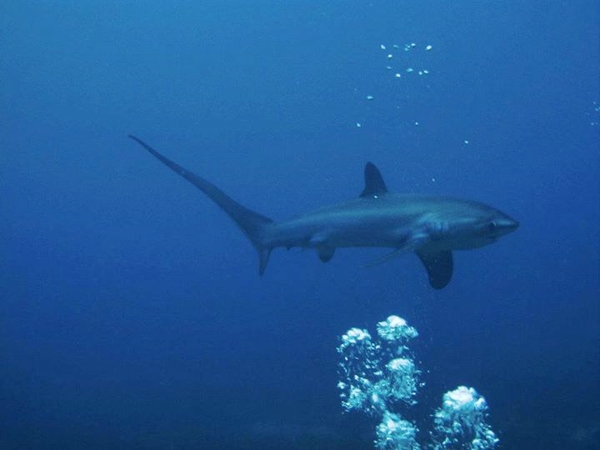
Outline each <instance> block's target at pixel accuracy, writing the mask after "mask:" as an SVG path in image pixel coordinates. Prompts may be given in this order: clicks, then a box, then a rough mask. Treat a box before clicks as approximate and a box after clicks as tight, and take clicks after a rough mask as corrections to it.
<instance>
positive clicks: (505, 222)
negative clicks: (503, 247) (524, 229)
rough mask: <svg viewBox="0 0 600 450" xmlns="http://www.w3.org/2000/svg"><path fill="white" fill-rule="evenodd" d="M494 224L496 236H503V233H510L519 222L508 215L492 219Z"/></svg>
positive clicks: (517, 226)
mask: <svg viewBox="0 0 600 450" xmlns="http://www.w3.org/2000/svg"><path fill="white" fill-rule="evenodd" d="M494 226H495V228H496V230H495V231H496V234H497V236H503V235H505V234H509V233H512V232H513V231H515V230H516V229H517V228H519V222H518V221H516V220H515V219H512V218H510V217H508V216H506V217H503V218H501V219H496V220H494Z"/></svg>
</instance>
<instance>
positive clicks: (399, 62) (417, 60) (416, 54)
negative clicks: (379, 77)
mask: <svg viewBox="0 0 600 450" xmlns="http://www.w3.org/2000/svg"><path fill="white" fill-rule="evenodd" d="M379 48H380V50H381V51H382V54H383V55H384V56H383V58H384V61H385V62H384V64H385V66H384V67H385V72H386V73H388V74H390V75H391V78H392V79H396V80H401V79H402V80H404V79H408V78H411V77H413V76H425V75H429V73H430V71H429V69H428V68H426V67H425V64H424V60H425V59H426V58H425V57H424V55H425V54H426V53H429V52H431V51H432V50H433V45H431V44H427V45H420V44H417V43H416V42H409V43H407V44H403V45H399V44H383V43H382V44H379ZM386 78H387V77H384V79H386ZM405 89H410V88H409V86H405ZM374 94H375V93H373V92H368V93H367V95H366V96H365V97H363V98H365V99H366V100H367V101H369V102H371V101H376V95H374ZM386 100H388V101H389V100H390V97H389V96H388V97H387V99H386ZM414 125H415V126H418V125H419V122H418V121H415V122H414ZM356 127H357V128H361V127H362V122H361V121H357V122H356Z"/></svg>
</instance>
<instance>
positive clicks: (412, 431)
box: [337, 316, 499, 450]
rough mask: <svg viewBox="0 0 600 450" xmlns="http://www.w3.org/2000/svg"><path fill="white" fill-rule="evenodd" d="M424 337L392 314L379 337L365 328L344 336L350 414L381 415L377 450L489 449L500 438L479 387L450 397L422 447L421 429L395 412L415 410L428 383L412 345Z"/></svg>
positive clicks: (343, 388)
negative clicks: (418, 396)
mask: <svg viewBox="0 0 600 450" xmlns="http://www.w3.org/2000/svg"><path fill="white" fill-rule="evenodd" d="M417 336H418V333H417V330H416V329H415V328H413V327H411V326H409V325H408V324H407V323H406V321H405V320H404V319H402V318H401V317H398V316H390V317H388V318H387V319H386V320H385V321H383V322H379V323H378V324H377V336H376V337H375V338H373V337H372V336H371V335H370V333H369V332H368V331H367V330H365V329H360V328H351V329H350V330H348V331H347V332H346V333H345V334H344V335H343V336H342V337H341V344H340V346H339V347H338V349H337V351H338V353H339V355H340V359H341V361H340V364H339V377H340V381H339V382H338V389H339V390H340V398H341V400H342V407H343V408H344V410H345V411H353V410H355V411H363V412H365V413H367V414H369V415H370V416H373V417H377V418H378V419H379V424H378V425H377V427H376V430H375V436H376V438H375V447H376V448H377V449H379V450H418V449H421V448H428V449H431V450H451V449H464V450H485V449H493V448H494V447H495V446H496V445H497V444H498V442H499V440H498V438H497V437H496V435H495V434H494V432H493V431H492V430H491V428H490V426H489V425H488V424H487V423H486V418H487V414H488V412H487V411H488V407H487V403H486V401H485V399H484V398H483V397H482V396H480V395H479V394H478V393H477V392H476V391H475V389H473V388H468V387H465V386H459V387H458V388H457V389H455V390H453V391H450V392H447V393H446V394H444V397H443V402H442V406H441V407H440V408H438V409H437V410H436V411H435V413H434V426H433V431H431V432H430V433H429V437H430V440H431V442H430V443H428V444H427V445H426V446H425V447H422V446H421V445H420V444H419V442H418V440H417V434H418V431H419V430H418V428H417V427H416V426H415V425H414V424H413V423H412V422H410V421H408V420H406V419H404V418H402V416H401V415H400V414H399V413H397V412H393V409H397V408H395V406H396V405H399V404H404V405H405V406H412V405H415V404H416V403H417V401H416V394H417V391H418V388H419V387H422V386H423V384H422V383H421V382H420V381H419V376H420V374H421V372H420V370H419V369H418V368H417V367H416V364H415V361H414V358H413V356H412V354H411V352H410V349H409V347H408V346H407V344H408V342H409V341H411V340H412V339H414V338H416V337H417Z"/></svg>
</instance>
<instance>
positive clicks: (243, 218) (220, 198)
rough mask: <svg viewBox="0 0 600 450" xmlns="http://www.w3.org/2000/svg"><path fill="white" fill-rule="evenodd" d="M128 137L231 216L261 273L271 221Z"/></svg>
mask: <svg viewBox="0 0 600 450" xmlns="http://www.w3.org/2000/svg"><path fill="white" fill-rule="evenodd" d="M129 137H130V138H131V139H133V140H134V141H136V142H137V143H138V144H140V145H141V146H142V147H144V148H145V149H146V150H148V151H149V152H150V154H152V155H153V156H154V157H156V159H158V160H159V161H160V162H162V163H163V164H164V165H165V166H167V167H168V168H170V169H171V170H173V171H174V172H175V173H177V174H178V175H180V176H182V177H183V178H185V179H186V180H187V181H189V182H190V183H192V184H193V185H194V186H196V187H197V188H198V189H200V190H201V191H202V192H204V193H205V194H206V195H207V196H208V197H209V198H210V199H211V200H212V201H213V202H215V203H216V204H217V205H219V206H220V207H221V209H222V210H223V211H225V212H226V213H227V214H228V215H229V217H231V219H232V220H233V221H234V222H235V223H236V225H237V226H238V227H239V228H240V229H241V230H242V232H243V233H244V234H245V235H246V237H247V238H248V239H250V242H252V245H254V248H256V251H257V252H258V258H259V266H258V272H259V274H260V275H262V274H263V273H264V272H265V269H266V268H267V263H268V262H269V256H270V254H271V248H270V247H267V246H265V245H264V244H263V239H264V229H265V227H266V226H267V225H269V224H270V223H273V221H272V220H271V219H269V218H268V217H265V216H263V215H261V214H259V213H257V212H254V211H252V210H250V209H248V208H246V207H245V206H242V205H240V204H239V203H238V202H236V201H235V200H233V199H232V198H231V197H229V196H228V195H227V194H225V193H224V192H223V191H222V190H221V189H219V188H218V187H216V186H215V185H214V184H212V183H211V182H210V181H208V180H205V179H204V178H202V177H200V176H198V175H195V174H193V173H192V172H190V171H189V170H187V169H185V168H183V167H181V166H180V165H179V164H177V163H175V162H173V161H171V160H170V159H169V158H167V157H165V156H163V155H161V154H160V153H159V152H157V151H156V150H154V149H153V148H152V147H150V146H149V145H148V144H146V143H145V142H144V141H142V140H141V139H139V138H137V137H135V136H132V135H129Z"/></svg>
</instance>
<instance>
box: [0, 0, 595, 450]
mask: <svg viewBox="0 0 600 450" xmlns="http://www.w3.org/2000/svg"><path fill="white" fill-rule="evenodd" d="M200 3H201V5H197V4H200ZM0 9H1V10H2V13H1V14H0V24H1V26H0V54H1V55H2V56H1V65H0V67H1V70H0V86H1V87H0V95H1V97H0V102H1V105H2V106H1V108H0V111H1V112H0V115H1V117H2V120H1V121H0V136H1V150H0V151H1V153H0V158H1V159H0V168H1V178H0V202H1V203H0V205H1V206H0V214H1V215H0V217H1V220H0V256H1V257H0V292H1V294H0V355H1V359H0V414H1V415H0V448H2V449H25V448H31V449H34V448H35V449H79V448H86V449H107V448H122V449H133V448H138V449H188V448H200V449H257V448H260V449H369V448H372V447H373V445H372V440H373V430H374V427H375V425H376V421H375V420H374V419H372V418H369V417H367V416H364V415H361V414H359V413H352V414H342V409H341V406H340V400H339V397H338V392H337V389H336V383H337V366H336V365H337V362H338V361H337V354H336V351H335V349H336V346H337V345H338V343H339V341H338V337H339V336H340V335H341V334H342V333H344V332H345V331H346V330H347V329H348V328H350V327H353V326H358V327H367V328H370V329H371V330H373V328H374V324H375V323H376V322H377V321H380V320H383V319H385V318H386V317H387V316H388V315H390V314H398V315H400V316H402V317H404V318H406V319H407V320H408V321H409V323H410V324H411V325H413V326H415V327H416V328H417V329H418V330H419V332H420V337H419V339H417V341H416V343H415V345H414V346H413V352H414V353H415V354H416V355H417V357H418V361H419V364H420V366H421V368H422V369H423V381H424V382H425V383H426V385H425V386H424V387H423V388H422V390H421V392H420V394H419V397H418V400H419V404H418V405H417V406H416V407H414V408H412V412H410V414H411V417H413V418H414V419H415V420H416V421H417V422H418V423H419V425H420V426H421V428H422V430H423V437H426V430H427V426H428V424H429V423H430V419H429V414H430V413H431V412H432V411H433V409H434V408H436V407H437V406H438V405H439V403H440V399H441V395H442V394H443V393H444V392H446V391H447V390H449V389H454V388H455V387H456V386H458V385H460V384H466V385H469V386H474V387H476V389H477V390H478V391H479V392H480V393H481V394H483V395H484V396H485V397H486V399H487V401H488V404H489V407H490V413H491V414H490V418H489V420H490V423H491V425H492V427H493V429H494V430H495V431H496V433H497V434H498V436H499V437H500V439H501V448H504V449H533V448H544V449H546V450H550V449H566V448H569V449H576V450H579V449H592V448H597V447H596V445H597V443H598V442H599V441H600V420H599V417H600V381H599V379H600V345H599V344H600V303H599V298H600V281H599V278H600V241H599V237H598V236H599V231H600V229H599V225H598V224H599V223H600V202H599V201H598V198H599V194H600V192H599V180H600V154H599V151H598V149H599V147H600V145H599V144H600V139H599V132H600V126H599V125H598V123H599V122H600V111H599V108H598V106H599V104H600V92H599V84H598V83H599V77H600V55H599V46H598V39H599V35H600V29H599V23H600V4H599V2H598V1H593V0H582V1H579V2H576V3H572V2H559V1H551V2H548V1H541V0H533V1H528V2H523V1H517V0H508V1H504V2H467V1H459V2H447V1H442V0H434V1H415V0H413V1H410V2H408V1H398V0H393V1H392V0H382V1H373V2H367V1H342V0H339V1H333V0H329V1H319V2H317V1H295V0H290V1H285V2H283V1H264V0H252V2H248V1H241V0H237V1H234V0H227V1H212V2H157V1H152V2H150V1H148V2H119V1H106V2H96V1H89V0H86V1H77V2H75V1H64V2H42V1H22V2H21V1H20V2H5V4H4V5H3V6H2V7H1V8H0ZM411 43H415V44H416V45H415V46H414V47H411V48H410V49H409V50H408V51H406V52H405V51H404V46H405V45H406V44H411ZM381 44H383V45H384V46H385V47H386V49H385V50H384V49H382V48H380V45H381ZM394 44H397V45H398V47H399V48H397V49H396V48H394V47H393V45H394ZM427 45H431V46H432V47H431V50H426V46H427ZM388 53H391V54H392V58H391V59H388V57H387V54H388ZM388 65H390V66H391V67H392V68H391V69H386V66H388ZM410 68H412V69H414V70H413V72H410V71H407V69H410ZM423 70H426V71H427V72H428V73H424V72H423ZM419 71H421V72H422V74H421V75H419V73H418V72H419ZM395 73H399V74H400V75H401V76H400V77H399V78H397V77H396V76H395ZM367 96H373V99H372V100H368V99H367ZM357 123H358V124H360V127H359V126H357ZM128 133H134V134H137V135H139V136H140V137H142V138H143V139H144V140H146V141H148V142H149V143H150V144H151V145H153V146H155V147H156V148H157V149H159V150H160V151H162V152H164V153H165V154H166V155H168V156H169V157H171V158H173V159H174V160H176V161H178V162H179V163H181V164H182V165H184V166H186V167H188V168H189V169H190V170H193V171H195V172H197V173H199V174H201V175H203V176H205V177H207V178H208V179H210V180H211V181H214V182H215V183H216V184H217V185H218V186H220V187H221V188H223V189H224V190H225V191H226V192H227V193H229V194H230V195H231V196H232V197H234V198H235V199H236V200H238V201H240V202H241V203H243V204H245V205H247V206H248V207H250V208H252V209H254V210H256V211H259V212H261V213H263V214H265V215H267V216H269V217H272V218H274V219H285V218H287V217H290V216H292V215H294V214H298V213H302V212H305V211H308V210H310V209H311V208H315V207H318V206H321V205H325V204H329V203H335V202H338V201H342V200H345V199H348V198H351V197H354V196H356V195H358V194H359V193H360V191H361V190H362V169H363V167H364V163H365V162H366V161H373V162H375V163H376V164H377V165H378V166H379V167H380V169H381V171H382V173H383V176H384V178H385V180H386V183H387V185H388V187H389V188H390V189H393V190H396V191H400V192H422V193H430V194H445V195H452V196H457V197H462V198H469V199H475V200H480V201H483V202H485V203H488V204H491V205H493V206H495V207H497V208H499V209H501V210H502V211H504V212H506V213H508V214H509V215H511V216H513V217H515V218H516V219H517V220H519V221H520V223H521V227H520V228H519V230H518V231H517V232H515V233H514V234H512V235H510V236H507V237H505V238H503V239H501V240H500V241H499V242H498V243H496V244H494V245H491V246H488V247H486V248H482V249H479V250H474V251H468V252H459V253H457V254H456V255H455V274H454V279H453V280H452V282H451V283H450V285H449V286H448V287H447V288H446V289H444V290H442V291H434V290H432V289H431V288H430V287H429V286H428V283H427V280H426V275H425V272H424V270H423V268H422V267H421V266H420V263H419V261H418V259H417V258H415V257H414V256H412V255H407V256H402V257H398V258H396V259H394V260H393V261H390V262H387V263H386V264H382V265H378V266H376V267H371V268H364V267H363V266H364V265H365V264H366V263H368V262H370V261H372V260H374V259H376V258H377V257H379V256H381V254H382V253H383V252H382V251H378V250H353V249H347V250H339V251H338V252H336V255H335V257H334V258H333V259H332V261H331V262H329V263H328V264H326V265H324V264H322V263H321V262H320V261H319V260H318V258H317V257H316V256H315V254H314V252H311V251H304V252H301V251H295V250H291V251H289V252H286V251H283V250H278V251H275V252H274V253H273V255H272V257H271V261H270V263H269V267H268V268H267V271H266V273H265V275H264V276H263V277H262V278H259V277H258V276H257V271H258V262H257V257H256V254H255V251H254V250H253V248H252V247H251V245H250V244H249V243H248V242H247V240H246V239H245V237H244V236H243V235H242V234H241V233H240V232H239V230H238V229H237V228H236V227H235V225H233V224H232V223H231V222H230V221H229V219H228V218H227V217H226V216H225V215H224V214H223V213H222V211H220V210H219V209H218V208H217V207H215V206H214V205H213V204H212V203H211V202H210V201H209V200H208V199H206V198H205V197H204V196H203V195H202V194H201V193H200V192H199V191H197V190H195V189H194V188H193V187H192V186H191V185H189V184H188V183H186V182H185V181H183V180H182V179H180V178H178V177H177V176H176V175H174V174H173V173H172V172H170V171H169V170H168V169H166V168H165V167H164V166H162V165H161V164H160V163H158V162H157V161H156V160H154V159H153V158H152V157H151V156H150V155H148V154H147V153H146V152H145V151H144V150H143V149H141V148H139V146H137V145H136V144H135V143H133V142H132V141H130V140H128V139H127V137H126V136H127V134H128Z"/></svg>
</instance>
